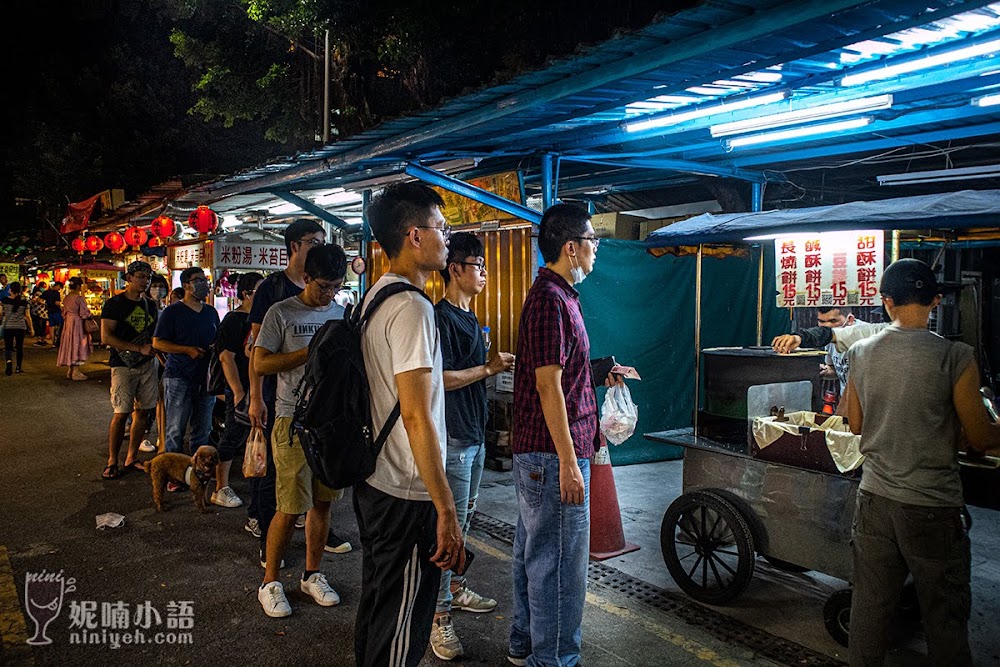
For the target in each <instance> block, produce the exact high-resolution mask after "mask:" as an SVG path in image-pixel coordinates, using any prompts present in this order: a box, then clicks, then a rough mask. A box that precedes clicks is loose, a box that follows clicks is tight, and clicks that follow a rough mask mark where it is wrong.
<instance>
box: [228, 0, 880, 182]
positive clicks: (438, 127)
mask: <svg viewBox="0 0 1000 667" xmlns="http://www.w3.org/2000/svg"><path fill="white" fill-rule="evenodd" d="M869 2H870V0H803V1H801V2H787V3H785V4H784V5H781V6H779V7H776V8H774V9H771V10H767V11H761V12H757V13H754V14H752V15H750V16H747V17H746V18H743V19H737V20H736V21H733V22H732V23H728V24H726V25H721V26H716V27H713V28H711V29H710V30H706V31H704V32H701V33H698V34H695V35H691V36H689V37H685V38H683V39H679V40H677V41H674V42H671V43H669V44H664V45H663V46H659V47H656V48H652V49H649V50H646V51H643V52H641V53H637V54H635V55H632V56H628V57H625V58H622V59H621V60H619V61H617V62H615V63H610V64H608V65H604V66H601V67H595V68H593V69H592V70H590V71H587V72H584V73H582V74H577V75H575V76H571V77H568V78H565V79H562V80H559V81H554V82H553V83H550V84H547V85H543V86H540V87H538V88H535V89H533V90H528V91H524V92H521V93H515V94H514V95H509V96H507V97H505V98H502V99H499V100H497V101H495V102H492V103H490V104H486V105H484V106H482V107H480V108H478V109H474V110H472V111H467V112H465V113H460V114H458V115H456V116H452V117H451V118H446V119H443V120H439V121H436V122H431V123H428V124H427V125H425V126H423V127H422V128H420V129H419V130H415V131H411V132H406V133H403V134H399V135H396V136H393V137H388V138H386V139H384V140H382V141H380V142H377V143H373V144H368V145H366V146H361V147H358V148H356V149H353V150H349V151H346V152H344V153H341V154H339V155H332V156H330V157H329V158H327V159H324V160H315V161H312V162H309V163H306V164H300V165H297V166H294V167H291V168H289V169H286V170H283V171H281V172H278V173H275V174H270V175H267V176H262V177H260V178H257V179H252V180H248V181H246V182H243V183H234V184H231V185H227V186H223V187H221V188H218V189H217V190H215V191H214V192H212V194H213V195H214V196H217V197H220V198H221V197H225V196H228V195H233V194H238V193H241V192H246V191H248V190H255V189H261V188H268V187H275V186H280V185H282V184H285V183H288V182H290V181H294V180H296V179H300V178H303V177H307V176H312V175H315V174H320V173H323V172H325V171H328V170H330V169H333V168H336V167H340V166H343V165H346V164H352V163H356V162H360V161H363V160H368V159H371V158H372V157H378V156H383V155H386V154H389V153H392V152H400V151H404V150H406V149H408V148H411V147H413V146H415V145H417V144H420V143H422V142H426V141H430V140H433V139H436V138H438V137H442V136H445V135H447V134H449V133H451V132H454V131H457V130H465V129H468V128H470V127H475V126H477V125H482V124H484V123H489V122H494V121H496V119H498V118H502V117H505V116H510V115H512V114H515V113H518V112H521V111H524V110H525V109H529V108H532V107H537V106H538V105H540V104H544V103H546V102H551V101H553V100H557V99H561V98H564V97H567V96H569V95H574V94H577V93H581V92H584V91H587V90H591V89H593V88H596V87H598V86H602V85H605V84H609V83H612V82H614V81H617V80H619V79H623V78H627V77H630V76H636V75H639V74H643V73H646V72H649V71H652V70H655V69H658V68H661V67H665V66H669V65H671V64H673V63H676V62H680V61H683V60H687V59H691V58H696V57H698V56H703V55H706V54H709V53H711V52H712V51H714V50H716V49H720V48H726V47H729V46H733V45H735V44H739V43H741V42H745V41H748V40H752V39H758V38H760V37H763V36H766V35H769V34H773V33H776V32H782V31H786V30H789V29H791V28H793V27H794V26H797V25H802V24H804V23H808V22H810V21H815V20H818V19H821V18H823V17H826V16H829V15H831V14H835V13H838V12H842V11H845V10H848V9H851V8H853V7H856V6H858V5H862V4H868V3H869Z"/></svg>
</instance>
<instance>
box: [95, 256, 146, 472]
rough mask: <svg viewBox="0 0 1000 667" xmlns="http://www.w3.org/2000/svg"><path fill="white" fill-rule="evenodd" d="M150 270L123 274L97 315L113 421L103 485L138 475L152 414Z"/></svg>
mask: <svg viewBox="0 0 1000 667" xmlns="http://www.w3.org/2000/svg"><path fill="white" fill-rule="evenodd" d="M152 273H153V269H152V267H151V266H150V265H149V264H147V263H146V262H143V261H135V262H132V263H131V264H129V265H128V267H126V269H125V273H124V279H125V291H123V292H121V293H120V294H116V295H115V296H113V297H111V298H110V299H108V300H107V301H106V302H105V303H104V307H103V309H102V310H101V341H102V342H103V343H104V344H105V345H107V346H108V347H110V348H111V354H110V357H109V360H108V364H109V365H110V366H111V407H112V409H113V410H114V415H113V416H112V417H111V424H110V426H109V427H108V462H107V465H106V466H105V468H104V472H103V473H102V475H101V476H102V477H103V478H104V479H106V480H111V479H116V478H117V477H118V476H119V474H121V472H122V470H132V469H136V470H141V466H140V465H139V461H138V459H137V453H138V451H139V443H140V442H141V441H142V435H143V433H145V431H146V420H147V419H148V418H149V413H150V411H152V410H153V409H154V408H156V399H157V396H158V393H159V389H158V387H157V378H156V373H157V363H156V358H155V357H154V356H153V330H154V327H155V326H156V319H157V312H156V305H155V304H154V303H153V302H152V301H151V300H150V299H148V298H146V286H147V285H148V284H149V277H150V276H151V275H152ZM129 415H131V416H132V426H131V429H130V430H129V443H128V451H127V453H126V454H125V463H124V466H123V467H122V468H119V466H118V455H119V452H120V451H121V446H122V439H123V438H124V437H125V423H126V421H127V420H128V418H129Z"/></svg>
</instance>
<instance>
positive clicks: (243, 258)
mask: <svg viewBox="0 0 1000 667" xmlns="http://www.w3.org/2000/svg"><path fill="white" fill-rule="evenodd" d="M213 245H214V246H215V248H214V250H213V254H214V260H215V262H214V263H213V264H212V266H213V267H214V268H216V269H243V270H245V271H280V270H281V269H284V268H285V267H286V266H288V251H287V250H286V249H285V246H284V244H281V245H274V244H267V243H241V242H239V241H222V240H219V241H215V242H214V243H213Z"/></svg>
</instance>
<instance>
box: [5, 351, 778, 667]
mask: <svg viewBox="0 0 1000 667" xmlns="http://www.w3.org/2000/svg"><path fill="white" fill-rule="evenodd" d="M26 352H27V357H26V360H25V365H24V366H25V370H26V372H25V373H24V374H22V375H15V376H13V377H9V378H8V377H4V376H0V453H2V457H0V461H2V465H0V636H2V640H3V642H2V648H0V664H2V665H22V664H23V665H59V666H62V665H74V666H75V665H101V666H108V665H118V664H130V665H134V664H157V665H233V664H236V665H240V664H245V665H292V664H317V665H351V664H353V662H354V660H353V649H352V645H353V644H352V642H353V628H354V617H355V613H356V609H357V607H356V605H357V600H358V596H359V590H360V584H359V582H360V569H361V556H360V553H359V550H355V551H353V552H351V553H348V554H344V555H332V554H327V555H326V557H325V559H324V562H323V571H324V572H325V573H326V575H327V576H328V578H329V580H330V582H331V583H332V585H333V586H334V587H335V588H336V589H337V590H338V591H339V592H340V594H341V596H342V598H343V602H342V604H341V605H340V606H338V607H333V608H323V607H319V606H317V605H316V604H314V603H313V602H312V601H311V600H310V599H308V598H306V597H305V596H304V595H303V594H301V593H300V592H299V591H298V585H297V583H296V581H297V578H298V577H299V576H300V575H301V572H302V567H303V564H304V563H303V560H304V554H303V547H304V540H303V534H302V531H297V534H296V535H295V537H294V538H293V542H292V546H291V548H290V550H289V553H288V555H287V556H286V562H287V567H286V569H285V570H283V572H282V578H283V582H284V583H285V589H286V591H288V597H289V601H290V603H291V605H292V607H293V614H292V616H290V617H288V618H285V619H271V618H268V617H266V616H265V615H264V614H263V612H262V611H261V609H260V606H259V604H258V602H257V599H256V589H257V586H258V585H259V583H260V580H261V576H262V570H261V568H260V566H259V564H258V562H257V544H258V543H257V540H255V539H254V538H252V537H251V536H250V535H249V534H248V533H246V532H245V531H244V530H243V524H244V522H245V520H246V514H245V511H244V510H243V509H242V508H238V509H221V508H218V507H214V506H213V507H212V512H211V513H210V514H204V515H202V514H198V513H197V512H196V510H195V508H194V506H193V503H191V501H190V496H189V495H187V494H171V495H169V497H168V501H169V506H170V509H169V511H167V512H165V513H158V512H156V511H155V509H154V508H153V504H152V499H151V494H150V484H149V479H148V477H146V476H145V475H143V474H141V473H138V472H131V473H128V474H126V475H125V476H123V477H122V478H120V479H118V480H115V481H110V482H109V481H104V480H102V479H101V478H100V473H101V470H102V468H103V466H104V462H105V457H106V438H107V435H106V434H107V425H108V421H109V419H110V416H111V408H110V405H109V401H108V389H109V380H110V370H109V369H108V367H107V365H106V359H107V353H106V352H104V351H98V352H96V353H95V355H94V356H93V357H92V361H93V363H90V364H88V365H87V366H86V367H84V369H83V370H84V372H85V373H87V374H88V375H89V376H90V378H91V379H89V380H88V381H86V382H70V381H67V380H65V378H64V375H63V371H62V370H60V369H57V368H56V366H55V351H54V350H51V349H34V348H32V349H29V350H27V351H26ZM145 456H148V455H145ZM232 486H233V487H234V488H235V489H236V491H237V492H238V493H239V494H240V495H241V496H242V497H244V499H246V497H247V493H246V485H245V483H244V481H243V479H242V478H241V477H240V475H239V474H238V473H237V474H235V475H234V476H233V482H232ZM106 512H115V513H118V514H121V515H124V516H125V521H124V525H123V526H121V527H119V528H107V529H105V530H97V529H96V517H97V516H98V515H101V514H104V513H106ZM333 525H334V527H335V529H336V530H337V532H338V533H340V534H342V535H344V536H346V537H348V538H349V539H351V541H352V542H353V543H354V544H355V546H357V525H356V523H355V520H354V515H353V512H352V511H351V507H350V503H349V499H347V498H345V500H343V501H341V502H339V503H336V504H335V506H334V511H333ZM470 544H471V546H472V548H473V550H474V551H477V558H476V561H475V565H474V566H473V569H472V570H470V578H471V581H472V583H473V585H474V587H475V588H476V589H477V590H480V591H481V592H483V593H486V594H489V595H491V596H493V597H495V598H497V600H498V601H499V605H498V607H497V609H496V610H495V612H493V613H489V614H481V615H475V614H469V613H465V612H457V613H456V617H455V623H456V629H457V630H458V632H459V635H460V637H461V639H462V642H463V644H464V646H465V650H466V656H465V658H464V660H463V661H462V662H464V663H466V664H477V665H495V666H500V665H506V664H507V661H506V658H505V656H506V638H507V632H508V627H509V619H508V617H507V614H508V612H509V610H510V546H509V544H507V543H505V542H504V541H503V540H501V539H497V538H495V537H491V536H490V535H488V534H486V533H484V532H478V531H474V532H473V534H472V535H471V539H470ZM43 572H45V573H49V574H59V573H62V576H63V578H64V580H65V581H66V589H65V592H64V595H63V599H62V604H61V606H60V607H59V609H58V610H57V612H58V613H57V615H56V617H55V618H54V620H53V621H52V622H51V624H50V625H48V627H47V629H46V632H45V633H44V637H46V638H47V639H50V640H51V643H50V644H47V645H40V646H29V645H28V644H27V643H26V640H27V639H28V637H31V636H32V635H33V634H34V633H35V625H34V623H33V621H32V620H31V618H29V617H28V615H26V613H25V581H26V577H27V576H28V575H29V573H34V574H36V575H37V574H39V573H43ZM69 579H72V580H73V582H72V584H73V586H72V587H71V586H70V585H69V584H70V582H69ZM32 585H35V584H32ZM71 588H72V590H71ZM126 637H128V639H126ZM138 637H142V638H143V639H144V640H145V641H144V643H136V642H137V641H139V640H138V639H136V638H138ZM717 637H718V634H716V635H714V636H713V635H711V634H707V633H703V632H701V630H700V629H699V628H698V627H696V626H695V625H691V624H689V623H687V622H685V621H683V620H681V619H679V618H677V617H675V616H671V615H670V614H667V613H664V612H663V611H660V610H658V609H656V608H655V607H653V606H651V605H648V604H644V603H643V602H641V601H638V600H636V599H634V598H633V597H628V596H626V595H624V594H622V593H621V592H619V591H618V590H615V588H614V587H613V586H602V585H600V584H594V583H593V582H592V584H591V587H590V589H589V591H588V604H587V607H586V612H585V624H584V651H583V658H584V664H587V665H599V666H604V665H607V666H609V667H617V666H619V665H621V666H626V665H649V666H653V665H703V664H706V663H708V664H712V665H718V666H724V667H730V666H733V665H740V664H773V663H770V662H769V661H767V660H764V659H763V658H761V657H759V656H758V657H755V655H754V653H753V652H752V651H751V650H748V649H747V648H744V647H741V646H735V645H729V644H727V643H725V642H723V641H720V640H719V639H718V638H717ZM91 642H93V643H91ZM128 642H131V643H128ZM422 664H425V665H435V664H441V662H440V661H438V660H437V659H436V658H434V656H433V655H432V654H430V653H429V652H428V655H427V656H425V658H424V661H423V663H422Z"/></svg>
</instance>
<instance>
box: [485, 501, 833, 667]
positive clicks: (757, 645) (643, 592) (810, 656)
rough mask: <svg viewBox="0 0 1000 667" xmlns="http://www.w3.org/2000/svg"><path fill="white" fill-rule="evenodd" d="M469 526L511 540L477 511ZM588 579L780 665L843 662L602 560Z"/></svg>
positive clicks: (508, 531)
mask: <svg viewBox="0 0 1000 667" xmlns="http://www.w3.org/2000/svg"><path fill="white" fill-rule="evenodd" d="M472 527H473V528H475V529H476V530H479V531H481V532H483V533H486V534H487V535H489V536H490V537H493V538H495V539H497V540H500V541H501V542H506V543H507V544H513V543H514V526H512V525H510V524H509V523H505V522H503V521H500V520H498V519H494V518H493V517H490V516H486V515H484V514H482V513H480V512H476V514H474V515H473V517H472ZM587 579H588V580H589V581H590V583H592V584H595V585H597V586H600V587H602V588H606V589H610V590H613V591H616V592H618V593H621V594H622V595H625V596H626V597H628V598H631V599H633V600H636V601H638V602H641V603H642V604H645V605H648V606H650V607H653V608H655V609H659V610H660V611H663V612H666V613H668V614H671V615H673V616H675V617H677V618H679V619H681V620H682V621H684V622H685V623H689V624H691V625H694V626H696V627H698V628H699V629H700V630H702V631H704V632H706V633H708V634H709V635H711V636H713V637H715V638H716V639H720V640H722V641H724V642H727V643H730V644H736V645H738V646H742V647H743V648H746V649H748V650H750V651H753V652H754V653H755V654H757V655H759V656H761V657H764V658H767V659H768V660H771V661H773V662H776V663H778V664H782V665H800V666H804V667H828V666H829V667H833V666H834V665H837V666H840V665H843V664H844V663H842V662H841V661H839V660H837V659H836V658H831V657H829V656H827V655H823V654H822V653H818V652H816V651H813V650H812V649H810V648H807V647H805V646H802V645H800V644H796V643H795V642H792V641H788V640H787V639H783V638H781V637H778V636H776V635H772V634H770V633H768V632H765V631H763V630H760V629H758V628H754V627H752V626H750V625H747V624H746V623H743V622H741V621H738V620H736V619H734V618H730V617H729V616H725V615H723V614H720V613H719V612H717V611H715V610H713V609H709V608H708V607H703V606H701V605H699V604H698V603H696V602H694V601H693V600H691V599H690V598H687V597H685V596H683V595H678V594H676V593H671V592H670V591H667V590H664V589H662V588H659V587H658V586H653V585H652V584H648V583H646V582H645V581H642V580H641V579H636V578H635V577H632V576H630V575H627V574H625V573H624V572H622V571H620V570H616V569H615V568H613V567H610V566H608V565H605V564H604V563H598V562H591V563H590V564H589V565H588V567H587Z"/></svg>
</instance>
